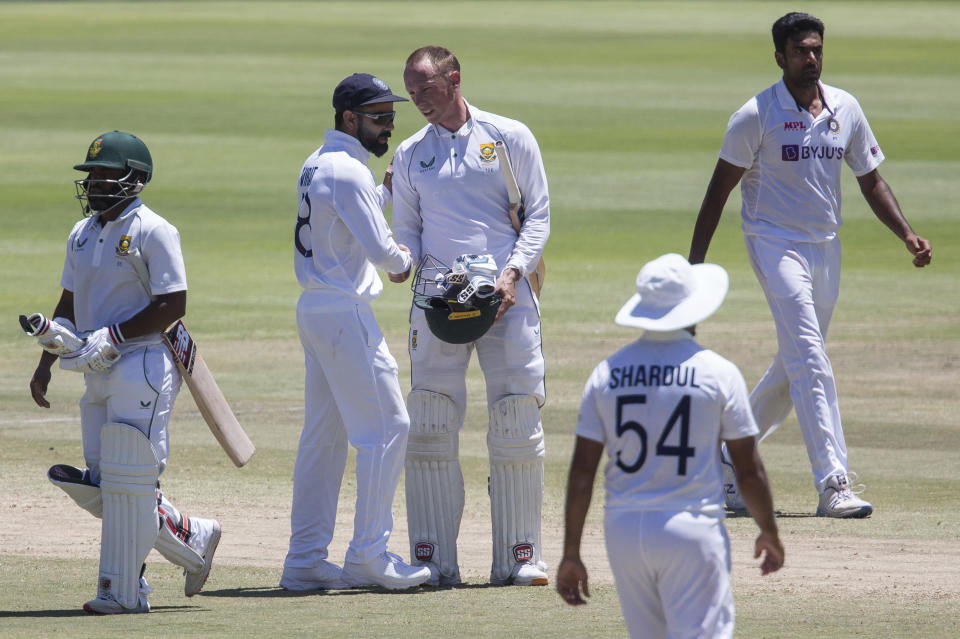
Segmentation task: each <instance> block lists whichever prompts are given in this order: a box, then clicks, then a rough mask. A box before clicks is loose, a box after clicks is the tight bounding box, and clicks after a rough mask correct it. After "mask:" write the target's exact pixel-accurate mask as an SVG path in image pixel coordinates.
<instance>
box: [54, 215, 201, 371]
mask: <svg viewBox="0 0 960 639" xmlns="http://www.w3.org/2000/svg"><path fill="white" fill-rule="evenodd" d="M131 249H138V250H139V251H140V255H141V256H142V257H143V260H144V262H145V263H146V265H147V268H148V270H149V271H150V292H151V293H152V294H153V295H162V294H164V293H175V292H177V291H185V290H187V274H186V269H185V267H184V265H183V254H182V253H181V252H180V234H179V233H178V232H177V229H176V228H175V227H174V226H173V225H172V224H170V223H169V222H167V221H166V220H165V219H163V218H162V217H160V216H159V215H157V214H156V213H154V212H153V211H152V210H150V209H149V208H148V207H147V206H146V205H145V204H143V202H141V201H140V198H136V199H134V200H133V202H131V203H130V205H129V206H127V208H126V209H124V211H123V213H121V214H120V215H119V216H118V217H117V219H115V220H113V221H112V222H107V223H106V224H105V225H104V224H101V223H100V221H99V218H98V217H97V216H91V217H88V218H84V219H82V220H80V221H79V222H77V223H76V225H74V227H73V230H72V231H70V237H69V238H68V240H67V253H66V259H65V260H64V264H63V275H62V276H61V278H60V285H61V286H62V287H63V288H65V289H66V290H68V291H73V307H74V312H75V313H76V326H77V330H78V331H95V330H97V329H98V328H100V327H101V326H111V325H113V324H117V323H120V322H124V321H126V320H128V319H130V318H131V317H133V316H134V315H136V314H137V313H138V312H139V311H140V310H141V309H142V308H143V307H144V306H146V305H147V304H149V303H150V298H149V297H148V296H147V293H146V291H145V290H144V288H143V285H142V284H141V283H140V278H139V277H138V276H137V272H136V271H135V270H134V268H133V266H132V265H131V264H130V263H129V262H128V261H127V256H128V254H129V251H130V250H131ZM161 343H162V339H161V337H160V333H152V334H150V335H144V336H141V337H134V338H132V339H129V340H127V341H125V342H123V343H121V344H119V345H118V346H117V350H118V351H120V353H121V354H125V353H129V352H132V351H134V350H136V349H137V348H140V347H142V346H144V345H146V344H161Z"/></svg>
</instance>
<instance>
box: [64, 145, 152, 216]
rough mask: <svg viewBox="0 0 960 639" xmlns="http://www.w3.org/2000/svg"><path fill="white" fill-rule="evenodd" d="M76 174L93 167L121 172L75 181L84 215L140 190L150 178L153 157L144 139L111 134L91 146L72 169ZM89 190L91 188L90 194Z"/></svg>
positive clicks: (112, 204)
mask: <svg viewBox="0 0 960 639" xmlns="http://www.w3.org/2000/svg"><path fill="white" fill-rule="evenodd" d="M73 168H74V169H76V170H77V171H87V172H90V171H93V170H94V169H96V168H105V169H115V170H117V171H122V172H123V173H121V174H120V177H118V178H115V179H90V178H89V177H87V178H84V179H82V180H76V181H75V182H74V184H76V188H77V196H76V197H77V199H78V200H80V205H81V208H82V209H83V214H84V215H88V214H90V213H91V212H99V211H104V210H107V209H109V208H111V207H113V206H114V205H116V204H117V203H118V202H120V201H123V200H126V199H128V198H132V197H134V196H136V195H137V194H139V193H140V191H142V190H143V187H144V186H145V185H146V184H147V182H149V181H150V178H151V177H152V176H153V158H152V157H151V156H150V150H149V149H147V145H146V144H144V143H143V140H141V139H140V138H138V137H137V136H135V135H132V134H130V133H124V132H123V131H110V132H109V133H104V134H103V135H100V136H97V138H96V139H95V140H94V141H93V142H91V143H90V147H89V148H88V149H87V157H86V159H85V160H84V162H82V163H81V164H76V165H74V167H73ZM91 187H94V188H93V190H92V191H91Z"/></svg>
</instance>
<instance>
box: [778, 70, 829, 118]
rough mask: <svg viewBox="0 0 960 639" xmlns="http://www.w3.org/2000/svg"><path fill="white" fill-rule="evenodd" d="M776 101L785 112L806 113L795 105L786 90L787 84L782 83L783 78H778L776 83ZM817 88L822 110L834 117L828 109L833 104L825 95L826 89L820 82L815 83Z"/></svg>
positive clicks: (793, 99)
mask: <svg viewBox="0 0 960 639" xmlns="http://www.w3.org/2000/svg"><path fill="white" fill-rule="evenodd" d="M776 86H777V88H776V92H777V101H778V102H780V106H781V107H782V108H784V109H786V110H787V111H796V112H797V113H806V112H807V111H806V109H804V108H802V107H801V106H800V105H799V104H797V101H796V99H795V98H794V97H793V94H792V93H790V89H788V88H787V83H786V82H784V81H783V78H780V81H779V82H777V85H776ZM817 88H818V89H819V90H820V99H821V100H822V101H823V110H824V111H826V112H827V113H829V114H830V115H834V113H833V109H832V108H830V105H831V104H833V98H832V97H829V96H828V95H827V88H826V87H825V86H824V85H823V84H822V83H820V82H817Z"/></svg>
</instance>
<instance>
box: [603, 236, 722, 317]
mask: <svg viewBox="0 0 960 639" xmlns="http://www.w3.org/2000/svg"><path fill="white" fill-rule="evenodd" d="M729 285H730V279H729V277H728V276H727V272H726V271H725V270H724V269H723V267H722V266H718V265H717V264H693V265H691V264H690V263H689V262H687V260H686V259H685V258H684V257H683V256H682V255H678V254H677V253H667V254H666V255H662V256H660V257H658V258H657V259H655V260H653V261H651V262H647V263H646V264H645V265H644V266H643V268H642V269H640V273H639V274H638V275H637V292H636V293H635V294H634V296H633V297H631V298H630V300H629V301H628V302H627V303H626V304H624V305H623V308H621V309H620V312H619V313H617V317H616V319H615V320H614V321H615V322H616V323H617V324H619V325H620V326H633V327H637V328H642V329H644V330H648V331H675V330H678V329H681V328H686V327H688V326H693V325H694V324H697V323H699V322H702V321H703V320H705V319H707V318H708V317H710V316H711V315H713V313H714V312H715V311H716V310H717V309H718V308H720V305H721V304H722V303H723V298H724V297H726V295H727V289H728V288H729Z"/></svg>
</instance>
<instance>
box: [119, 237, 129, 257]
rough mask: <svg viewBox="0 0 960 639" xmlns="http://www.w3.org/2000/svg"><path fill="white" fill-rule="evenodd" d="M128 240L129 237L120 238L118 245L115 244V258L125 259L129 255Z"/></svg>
mask: <svg viewBox="0 0 960 639" xmlns="http://www.w3.org/2000/svg"><path fill="white" fill-rule="evenodd" d="M130 240H131V237H130V236H129V235H121V236H120V243H119V244H117V257H126V256H128V255H129V254H130Z"/></svg>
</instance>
